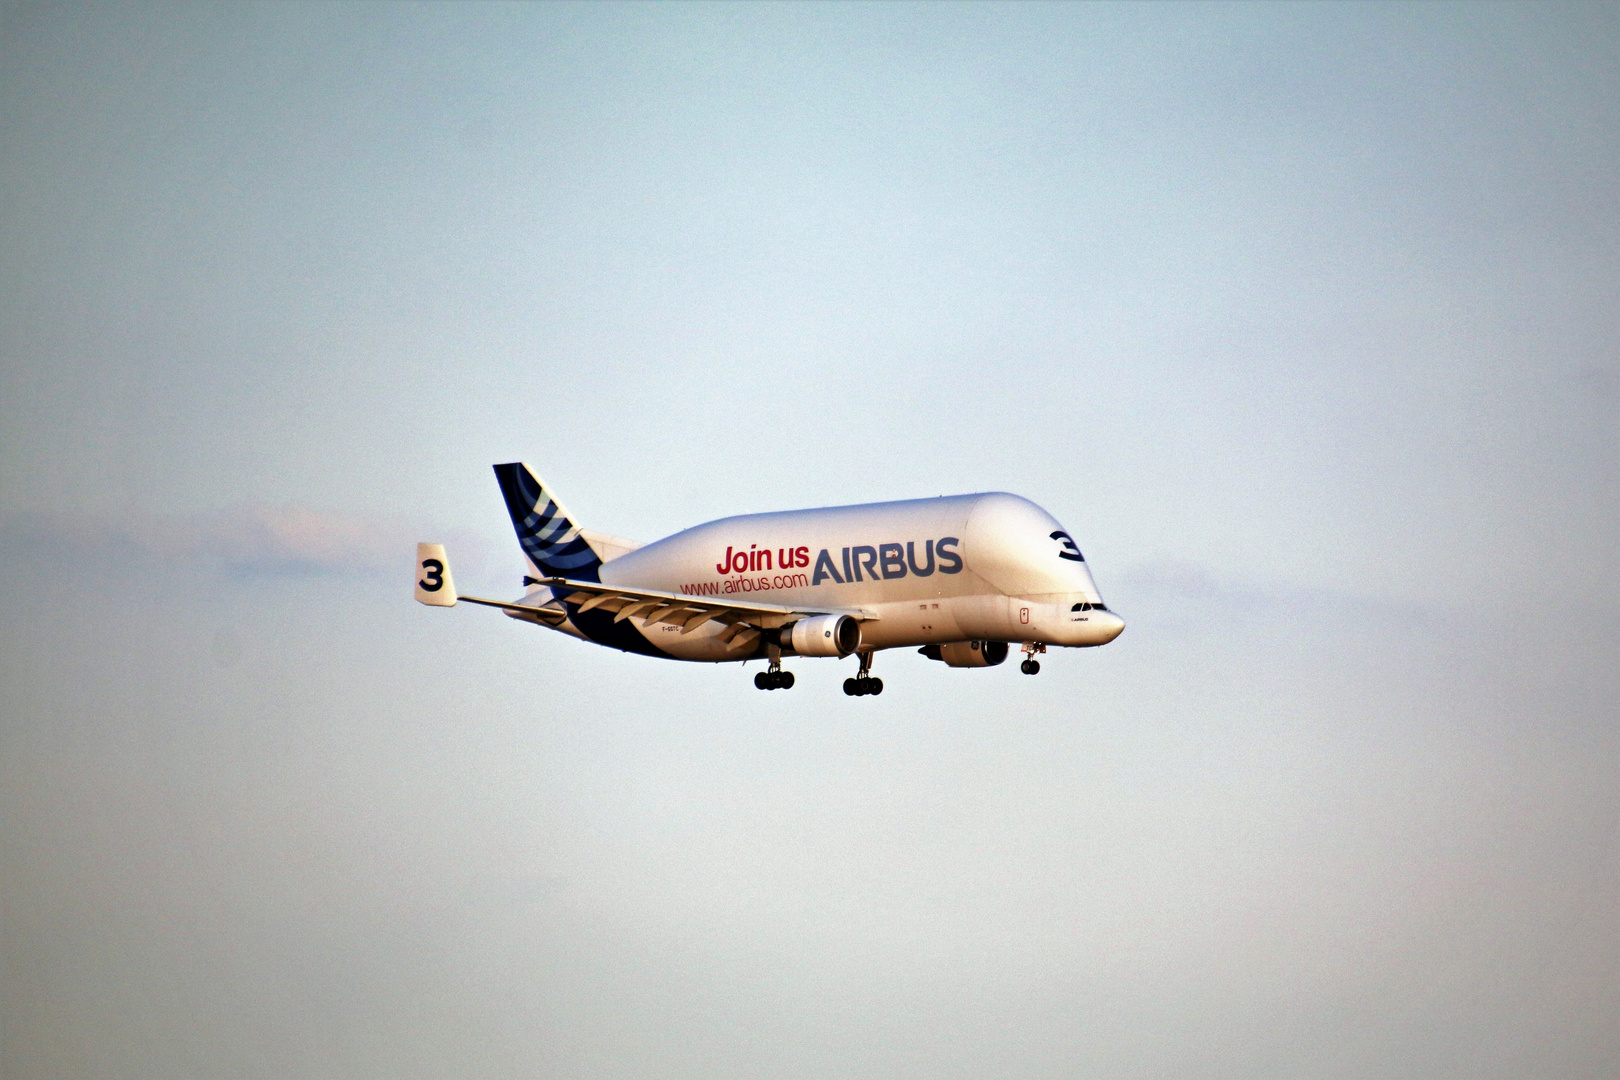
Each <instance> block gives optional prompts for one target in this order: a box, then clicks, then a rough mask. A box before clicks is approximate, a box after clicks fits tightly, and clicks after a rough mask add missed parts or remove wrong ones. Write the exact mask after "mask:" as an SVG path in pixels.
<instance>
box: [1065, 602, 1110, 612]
mask: <svg viewBox="0 0 1620 1080" xmlns="http://www.w3.org/2000/svg"><path fill="white" fill-rule="evenodd" d="M1069 610H1070V611H1107V610H1108V609H1107V608H1106V607H1104V606H1103V605H1102V604H1076V605H1074V607H1072V608H1070V609H1069Z"/></svg>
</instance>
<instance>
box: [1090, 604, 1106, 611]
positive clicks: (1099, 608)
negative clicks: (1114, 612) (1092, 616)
mask: <svg viewBox="0 0 1620 1080" xmlns="http://www.w3.org/2000/svg"><path fill="white" fill-rule="evenodd" d="M1091 610H1092V611H1107V610H1108V605H1107V604H1092V605H1091Z"/></svg>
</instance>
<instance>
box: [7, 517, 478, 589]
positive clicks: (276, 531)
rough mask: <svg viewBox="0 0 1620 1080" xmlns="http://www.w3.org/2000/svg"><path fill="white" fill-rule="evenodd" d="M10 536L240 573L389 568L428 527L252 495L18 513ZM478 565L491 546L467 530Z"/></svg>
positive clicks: (463, 543)
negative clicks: (198, 506) (219, 507)
mask: <svg viewBox="0 0 1620 1080" xmlns="http://www.w3.org/2000/svg"><path fill="white" fill-rule="evenodd" d="M0 530H3V532H4V533H5V534H7V535H8V536H9V537H10V539H11V542H13V543H20V544H22V545H25V546H27V547H29V548H32V549H34V550H35V551H37V552H42V553H51V554H55V555H57V556H58V557H68V558H74V559H84V560H91V561H97V562H108V563H113V564H121V565H128V564H130V563H135V564H139V565H144V566H175V567H193V568H198V569H208V570H211V571H213V572H223V573H226V574H229V575H232V576H239V577H245V576H281V575H289V576H298V577H316V576H334V577H384V576H388V575H391V574H399V573H403V572H404V567H405V566H406V565H408V562H409V559H410V554H411V551H412V550H413V547H412V545H413V544H414V543H415V541H416V540H417V539H419V538H422V537H425V536H427V535H428V534H427V533H426V532H423V531H422V530H421V529H418V528H413V527H411V526H409V525H407V524H406V523H403V522H399V521H392V520H387V519H379V518H369V517H364V516H359V515H352V514H341V513H330V512H325V511H318V510H312V509H310V508H308V507H302V506H269V505H264V504H251V505H247V506H240V507H234V508H231V509H229V510H223V511H219V512H216V513H212V514H206V515H200V516H194V517H181V516H172V515H167V516H166V515H157V514H141V513H133V514H125V515H118V516H115V517H114V518H113V519H112V520H110V521H109V520H108V518H107V517H105V516H102V517H92V516H91V515H88V514H65V513H53V514H12V515H8V516H6V517H5V518H4V519H0ZM455 540H456V541H457V544H458V551H459V553H462V555H463V559H464V561H465V562H467V563H468V564H470V565H469V568H470V569H475V570H476V569H477V567H478V566H480V565H481V564H482V562H483V560H484V556H485V549H486V548H487V545H486V544H485V543H484V542H483V541H482V540H480V539H479V538H476V537H472V536H465V535H460V534H458V535H457V536H456V537H455Z"/></svg>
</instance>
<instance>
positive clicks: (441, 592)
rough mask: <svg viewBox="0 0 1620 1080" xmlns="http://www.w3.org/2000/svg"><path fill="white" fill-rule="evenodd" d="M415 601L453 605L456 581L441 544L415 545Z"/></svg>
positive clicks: (430, 605) (444, 605)
mask: <svg viewBox="0 0 1620 1080" xmlns="http://www.w3.org/2000/svg"><path fill="white" fill-rule="evenodd" d="M416 602H417V603H419V604H426V605H428V606H429V607H455V606H456V583H455V582H454V581H452V580H451V578H450V560H449V559H448V558H446V557H445V554H444V545H443V544H417V545H416Z"/></svg>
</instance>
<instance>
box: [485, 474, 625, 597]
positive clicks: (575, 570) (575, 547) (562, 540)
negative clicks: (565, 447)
mask: <svg viewBox="0 0 1620 1080" xmlns="http://www.w3.org/2000/svg"><path fill="white" fill-rule="evenodd" d="M495 478H496V479H497V480H499V481H500V484H501V494H502V495H503V496H505V497H506V510H507V513H509V514H511V515H512V528H513V529H515V530H516V531H517V538H518V543H520V544H522V545H523V554H525V555H527V556H528V557H529V562H530V564H531V565H532V566H533V567H534V570H535V572H536V574H537V575H538V576H540V577H565V578H573V579H574V580H575V581H600V580H601V578H600V577H599V576H598V571H599V570H600V568H601V566H602V557H601V555H600V554H598V553H597V551H596V549H595V548H593V547H592V546H591V545H590V543H589V541H587V540H586V539H585V537H584V536H583V535H581V533H580V529H579V526H578V525H576V524H575V523H574V520H573V518H571V517H570V516H569V514H568V511H567V510H565V509H563V506H562V504H561V503H559V502H558V501H557V500H556V498H555V497H554V496H553V495H552V494H551V492H549V491H547V490H546V486H545V484H543V483H541V482H540V478H539V477H537V476H535V475H534V470H533V469H531V468H529V467H528V466H527V465H525V464H523V463H522V462H512V463H510V464H507V465H496V466H495Z"/></svg>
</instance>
